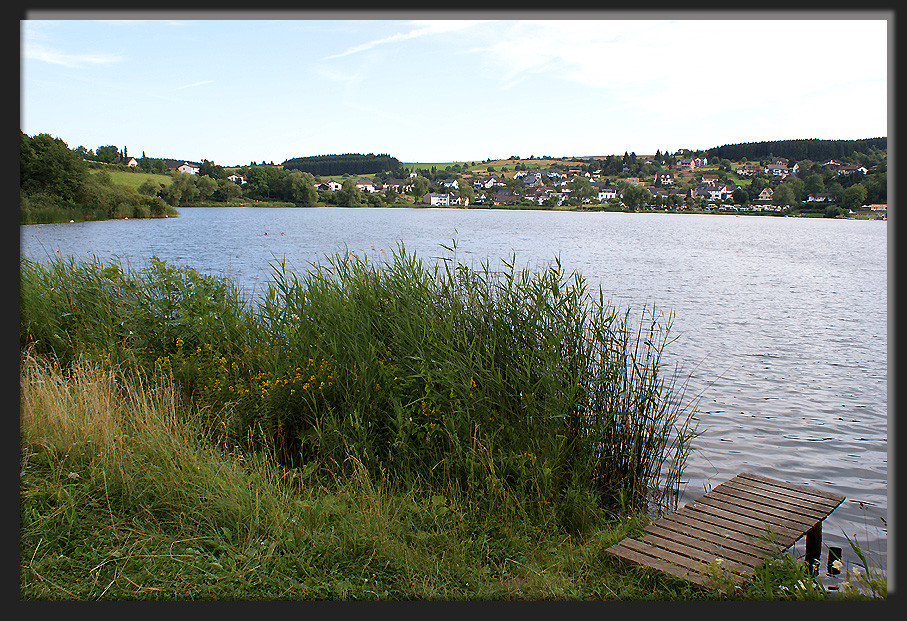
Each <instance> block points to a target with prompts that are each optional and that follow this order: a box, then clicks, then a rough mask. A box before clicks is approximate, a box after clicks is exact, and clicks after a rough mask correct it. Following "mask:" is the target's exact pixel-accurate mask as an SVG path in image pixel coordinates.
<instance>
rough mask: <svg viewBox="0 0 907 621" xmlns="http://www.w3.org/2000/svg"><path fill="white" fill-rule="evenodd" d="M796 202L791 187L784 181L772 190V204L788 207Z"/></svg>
mask: <svg viewBox="0 0 907 621" xmlns="http://www.w3.org/2000/svg"><path fill="white" fill-rule="evenodd" d="M795 202H796V199H795V198H794V192H793V190H792V189H791V187H790V186H789V185H787V184H785V183H781V184H779V185H778V187H776V188H775V189H774V191H773V192H772V205H775V206H778V207H789V206H791V205H793V204H794V203H795Z"/></svg>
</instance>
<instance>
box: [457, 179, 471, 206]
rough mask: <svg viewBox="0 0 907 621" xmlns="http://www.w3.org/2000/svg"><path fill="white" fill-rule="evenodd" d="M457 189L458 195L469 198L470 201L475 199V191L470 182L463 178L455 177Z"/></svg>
mask: <svg viewBox="0 0 907 621" xmlns="http://www.w3.org/2000/svg"><path fill="white" fill-rule="evenodd" d="M457 190H458V191H459V192H460V196H462V197H463V198H465V199H469V202H470V203H471V202H473V201H474V200H475V197H476V191H475V189H474V188H473V187H472V184H471V183H469V182H468V181H466V180H465V179H457Z"/></svg>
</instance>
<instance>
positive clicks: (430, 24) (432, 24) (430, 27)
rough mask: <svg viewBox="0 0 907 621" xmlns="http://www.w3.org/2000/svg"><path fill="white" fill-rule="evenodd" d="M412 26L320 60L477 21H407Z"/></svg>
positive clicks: (470, 24)
mask: <svg viewBox="0 0 907 621" xmlns="http://www.w3.org/2000/svg"><path fill="white" fill-rule="evenodd" d="M409 23H410V24H411V25H413V26H417V28H415V29H414V30H410V31H409V32H398V33H396V34H393V35H391V36H389V37H384V38H383V39H375V40H373V41H367V42H366V43H361V44H359V45H354V46H353V47H350V48H347V49H346V50H344V51H343V52H340V53H339V54H332V55H331V56H325V57H324V58H323V59H322V60H329V59H333V58H340V57H342V56H349V55H351V54H356V53H358V52H364V51H366V50H370V49H372V48H373V47H376V46H379V45H385V44H388V43H397V42H399V41H407V40H409V39H417V38H419V37H426V36H430V35H436V34H442V33H447V32H454V31H457V30H462V29H464V28H469V27H471V26H473V25H475V24H477V23H481V22H479V21H473V20H438V21H413V22H409Z"/></svg>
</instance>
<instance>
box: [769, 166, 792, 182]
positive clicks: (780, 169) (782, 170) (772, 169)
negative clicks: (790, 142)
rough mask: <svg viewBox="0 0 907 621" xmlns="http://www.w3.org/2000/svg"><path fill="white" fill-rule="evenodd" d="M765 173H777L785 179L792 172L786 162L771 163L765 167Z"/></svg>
mask: <svg viewBox="0 0 907 621" xmlns="http://www.w3.org/2000/svg"><path fill="white" fill-rule="evenodd" d="M765 174H767V175H776V176H778V177H781V178H782V179H783V178H784V177H786V176H787V175H788V174H790V169H789V168H788V167H787V166H785V165H784V164H769V165H767V166H766V167H765Z"/></svg>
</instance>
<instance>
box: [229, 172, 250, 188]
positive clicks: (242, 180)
mask: <svg viewBox="0 0 907 621" xmlns="http://www.w3.org/2000/svg"><path fill="white" fill-rule="evenodd" d="M227 179H229V180H230V181H232V182H233V183H238V184H239V185H242V184H244V183H245V182H246V180H245V178H243V176H242V175H237V174H236V173H233V174H232V175H230V176H229V177H227Z"/></svg>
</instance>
